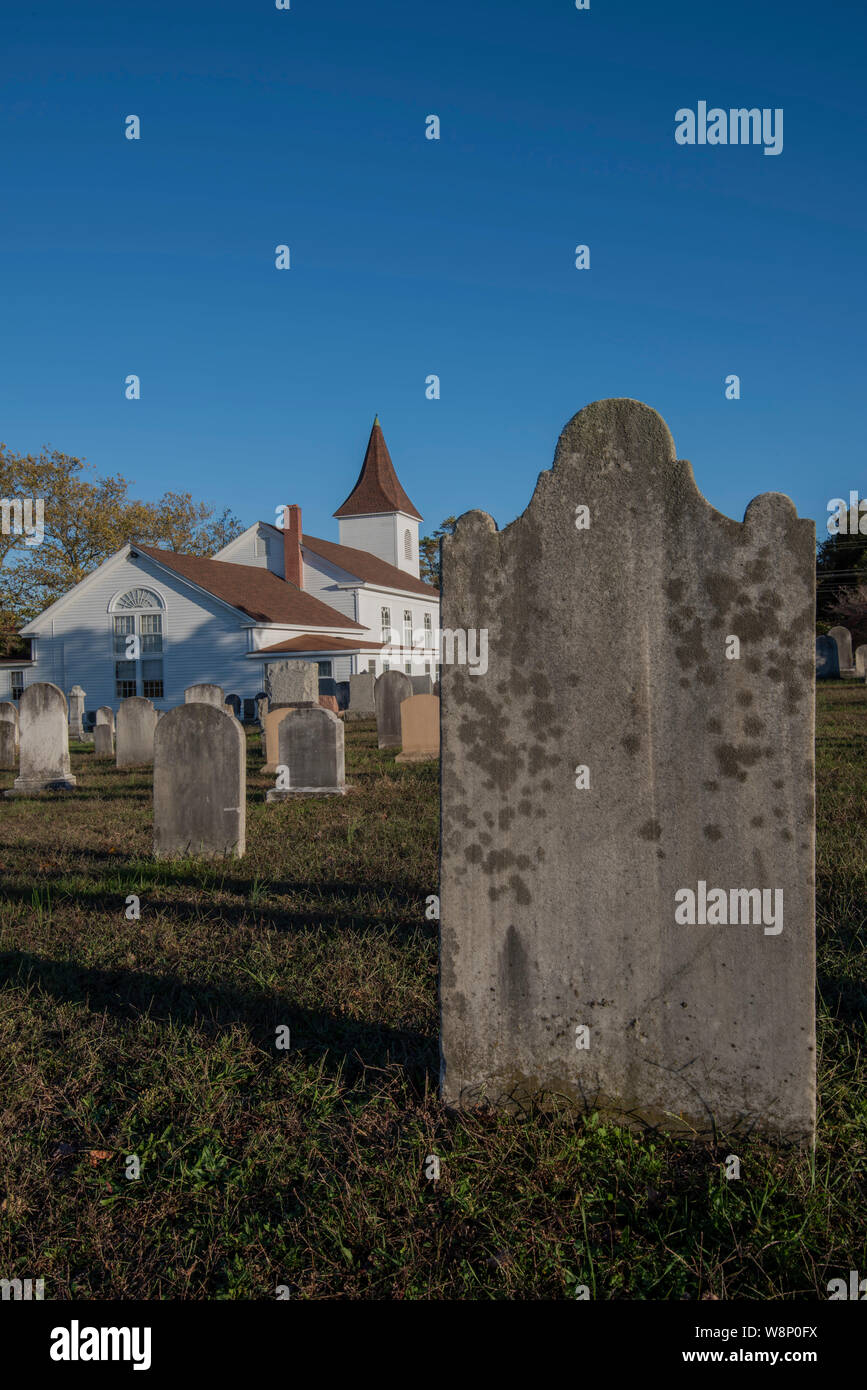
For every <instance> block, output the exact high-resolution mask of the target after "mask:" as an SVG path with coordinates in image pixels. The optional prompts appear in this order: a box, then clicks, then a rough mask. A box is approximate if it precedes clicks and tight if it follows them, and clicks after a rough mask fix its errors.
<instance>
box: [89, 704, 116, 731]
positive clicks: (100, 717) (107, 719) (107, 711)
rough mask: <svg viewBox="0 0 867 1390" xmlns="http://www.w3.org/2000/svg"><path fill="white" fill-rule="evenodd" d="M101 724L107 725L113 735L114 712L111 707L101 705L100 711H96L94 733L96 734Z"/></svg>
mask: <svg viewBox="0 0 867 1390" xmlns="http://www.w3.org/2000/svg"><path fill="white" fill-rule="evenodd" d="M100 724H107V725H108V726H109V728H110V729H111V731H112V733H114V710H113V709H112V707H111V705H100V707H99V709H98V710H97V711H96V723H95V724H94V732H96V730H97V729H98V728H99V726H100Z"/></svg>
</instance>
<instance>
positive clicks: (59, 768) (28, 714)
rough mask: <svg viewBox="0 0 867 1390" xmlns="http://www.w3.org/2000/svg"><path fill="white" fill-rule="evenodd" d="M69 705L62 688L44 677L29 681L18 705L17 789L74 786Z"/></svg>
mask: <svg viewBox="0 0 867 1390" xmlns="http://www.w3.org/2000/svg"><path fill="white" fill-rule="evenodd" d="M67 719H68V709H67V704H66V697H65V695H64V694H63V691H62V690H60V689H58V687H57V686H56V685H51V684H50V683H49V682H47V681H39V682H37V684H36V685H28V687H27V689H26V690H25V691H24V693H23V695H22V696H21V702H20V706H19V714H18V720H19V741H20V765H19V769H18V776H17V777H16V779H15V783H14V787H13V790H12V792H7V793H6V795H7V796H12V795H14V794H15V793H16V792H17V793H18V794H20V795H25V796H26V795H29V794H31V793H33V792H39V791H51V790H66V789H71V788H72V787H74V786H75V778H74V777H73V776H72V773H71V770H70V769H71V764H70V761H69V735H68V727H67Z"/></svg>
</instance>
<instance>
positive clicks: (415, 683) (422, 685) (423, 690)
mask: <svg viewBox="0 0 867 1390" xmlns="http://www.w3.org/2000/svg"><path fill="white" fill-rule="evenodd" d="M410 680H411V681H412V693H413V695H433V693H434V688H433V681H432V680H431V678H430V676H410Z"/></svg>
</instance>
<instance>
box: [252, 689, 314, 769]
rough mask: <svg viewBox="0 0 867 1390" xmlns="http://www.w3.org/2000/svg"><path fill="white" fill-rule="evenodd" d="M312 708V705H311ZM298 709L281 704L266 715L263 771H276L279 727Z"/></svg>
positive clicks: (263, 738) (263, 734) (263, 736)
mask: <svg viewBox="0 0 867 1390" xmlns="http://www.w3.org/2000/svg"><path fill="white" fill-rule="evenodd" d="M311 708H312V706H311ZM297 713H298V711H297V710H296V709H294V708H293V707H292V706H289V707H287V706H285V705H281V706H279V707H278V708H277V709H270V710H269V711H268V713H267V714H266V715H265V728H264V730H263V733H262V741H263V742H264V744H265V766H264V767H263V768H262V771H263V772H276V771H277V764H278V763H279V761H280V759H279V756H278V754H279V751H280V745H279V736H278V732H277V731H278V729H279V728H280V725H281V724H282V723H283V720H284V719H286V718H287V717H288V716H290V715H294V714H297Z"/></svg>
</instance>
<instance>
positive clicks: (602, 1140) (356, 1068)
mask: <svg viewBox="0 0 867 1390" xmlns="http://www.w3.org/2000/svg"><path fill="white" fill-rule="evenodd" d="M819 705H820V708H819V733H818V739H817V759H818V761H817V768H818V791H819V801H818V818H819V821H818V828H819V841H818V843H819V851H818V853H819V862H818V899H819V905H818V924H817V925H818V940H819V953H820V956H819V959H820V976H819V1011H820V1025H819V1038H820V1057H819V1068H820V1072H819V1094H820V1121H819V1138H818V1143H817V1147H816V1150H815V1153H814V1154H804V1153H801V1152H797V1151H792V1150H785V1149H775V1148H772V1147H770V1146H767V1145H765V1144H762V1143H761V1142H758V1141H752V1142H746V1141H744V1140H742V1139H739V1140H737V1142H736V1144H735V1145H734V1146H733V1148H734V1151H735V1152H736V1153H737V1154H738V1155H739V1156H740V1158H741V1163H742V1179H741V1181H739V1182H727V1181H726V1180H725V1178H724V1176H723V1159H724V1157H725V1155H726V1154H727V1153H728V1152H729V1147H728V1146H727V1145H726V1144H725V1142H724V1141H723V1142H722V1143H721V1144H720V1145H719V1147H718V1148H716V1149H711V1148H708V1147H705V1146H701V1145H691V1144H686V1143H682V1142H676V1141H673V1140H670V1139H667V1138H665V1137H662V1136H660V1135H658V1134H653V1133H644V1134H636V1133H630V1132H628V1131H625V1130H620V1129H617V1128H615V1127H613V1126H611V1125H607V1124H604V1123H601V1122H600V1121H599V1120H598V1119H597V1118H596V1117H594V1116H587V1117H575V1116H574V1115H571V1114H569V1113H568V1112H566V1111H565V1110H560V1111H556V1112H554V1113H545V1114H533V1115H525V1116H522V1117H513V1116H509V1115H505V1114H494V1113H490V1112H488V1111H478V1112H474V1113H471V1114H468V1115H464V1116H463V1117H461V1118H457V1117H456V1116H454V1115H452V1114H449V1113H447V1112H446V1111H444V1110H443V1108H442V1107H441V1106H440V1104H439V1102H438V1100H437V1094H436V1078H437V1068H438V1052H437V1007H436V965H437V950H436V923H434V922H429V921H427V920H426V919H425V898H426V896H427V895H428V894H430V893H433V892H435V891H436V884H437V850H438V796H437V783H436V768H435V766H434V765H432V764H426V765H425V764H422V765H411V764H409V765H403V766H398V765H396V764H395V763H394V755H393V754H392V753H389V752H380V751H379V750H378V749H377V747H376V739H375V734H374V730H373V727H372V726H371V725H368V724H354V725H353V724H348V725H347V727H346V733H347V768H348V774H347V775H348V779H349V781H350V782H351V784H352V788H353V790H352V792H351V794H350V795H348V796H347V797H346V798H343V799H338V798H334V799H331V798H329V799H324V800H322V801H308V802H293V801H288V802H283V803H281V804H279V805H275V806H268V807H267V808H266V806H265V805H264V791H265V789H266V787H267V786H268V785H270V779H266V778H265V777H263V776H262V775H261V773H260V771H259V768H260V767H261V764H262V761H263V760H262V756H261V752H260V749H259V740H258V736H251V737H250V740H249V763H248V773H249V781H248V824H247V844H248V847H249V848H248V853H247V856H246V857H245V858H244V859H243V860H241V861H237V862H231V861H229V862H220V863H210V864H208V863H205V862H197V861H192V860H188V861H175V862H165V861H162V862H159V863H157V862H155V861H154V860H153V859H152V858H151V857H150V849H151V800H150V774H149V772H147V771H142V772H141V773H137V772H117V771H116V770H115V769H114V768H113V767H111V766H110V765H106V764H95V763H94V760H93V755H92V751H90V750H89V749H88V748H87V747H86V746H84V745H81V746H80V747H77V748H76V750H75V751H74V754H73V770H74V771H75V772H76V773H77V774H78V776H79V778H80V787H79V790H78V791H77V792H76V793H74V794H71V795H66V796H61V797H57V796H53V797H52V796H47V797H44V798H36V799H32V800H23V799H22V800H16V801H12V802H7V803H5V804H4V805H3V807H2V816H3V835H2V847H0V869H2V875H3V897H2V902H0V985H2V988H0V1098H2V1099H0V1276H2V1277H5V1278H12V1277H15V1276H18V1277H20V1278H28V1277H29V1278H44V1279H45V1281H46V1297H48V1298H84V1299H96V1298H105V1299H119V1298H172V1299H174V1298H220V1299H227V1298H239V1299H243V1298H273V1297H274V1293H275V1289H276V1287H277V1286H278V1285H281V1284H282V1285H288V1286H289V1288H290V1290H291V1296H292V1297H301V1298H450V1299H455V1298H461V1299H466V1298H472V1299H475V1298H482V1299H486V1298H521V1299H524V1298H569V1297H574V1291H575V1287H576V1285H580V1284H586V1285H587V1286H588V1287H589V1288H590V1291H591V1293H592V1295H593V1296H594V1297H597V1298H606V1299H611V1298H642V1299H643V1298H654V1299H659V1298H665V1299H683V1298H689V1299H700V1298H761V1299H780V1298H795V1297H806V1298H819V1299H825V1298H826V1297H827V1292H826V1285H827V1281H828V1280H829V1279H830V1278H832V1277H834V1276H836V1275H839V1274H841V1273H842V1274H846V1273H847V1272H848V1270H849V1269H859V1270H860V1271H861V1274H862V1276H863V1275H865V1274H867V1250H865V1239H864V1229H865V1222H864V1217H865V1211H867V1198H865V1190H867V1178H865V1156H867V1142H865V1141H867V1103H865V1093H864V1084H863V1063H862V1059H863V1055H864V1043H865V1028H864V1021H865V1012H867V983H865V982H867V963H865V948H867V867H865V854H864V845H865V831H867V757H865V753H867V693H865V690H864V687H863V686H860V687H859V686H856V685H854V684H852V685H849V684H847V685H840V686H836V687H834V688H828V689H824V688H823V689H822V690H820V694H819ZM12 777H13V774H12V773H4V774H0V779H2V785H3V786H8V785H10V784H11V781H12ZM130 894H136V895H137V896H138V897H139V898H140V903H141V918H140V920H138V921H134V920H132V921H130V920H127V918H126V916H125V907H126V898H127V897H128V895H130ZM279 1025H288V1027H289V1028H290V1030H291V1048H290V1049H289V1050H288V1051H279V1050H277V1049H276V1047H275V1045H274V1039H275V1029H276V1028H277V1027H278V1026H279ZM130 1154H135V1155H137V1156H138V1158H139V1160H140V1162H141V1177H140V1179H139V1180H138V1181H128V1180H127V1178H126V1177H125V1161H126V1157H127V1155H130ZM428 1154H436V1155H438V1156H439V1158H440V1161H441V1177H440V1180H439V1181H438V1182H436V1183H434V1182H431V1181H428V1180H427V1179H426V1177H425V1175H424V1169H425V1159H426V1156H427V1155H428Z"/></svg>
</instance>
